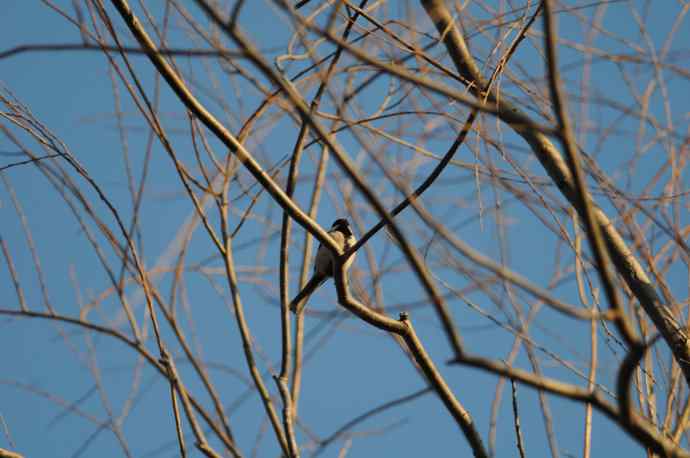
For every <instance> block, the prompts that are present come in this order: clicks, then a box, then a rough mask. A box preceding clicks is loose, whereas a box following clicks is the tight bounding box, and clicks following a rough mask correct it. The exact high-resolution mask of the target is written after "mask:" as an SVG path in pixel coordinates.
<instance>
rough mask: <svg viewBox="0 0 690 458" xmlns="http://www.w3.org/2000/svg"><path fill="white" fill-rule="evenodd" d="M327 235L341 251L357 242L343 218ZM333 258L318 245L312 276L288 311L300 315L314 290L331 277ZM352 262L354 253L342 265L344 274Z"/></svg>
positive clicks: (327, 250)
mask: <svg viewBox="0 0 690 458" xmlns="http://www.w3.org/2000/svg"><path fill="white" fill-rule="evenodd" d="M328 235H330V236H331V238H332V239H333V241H334V242H335V243H336V245H338V247H340V248H341V249H342V250H343V251H347V250H348V249H350V247H352V246H353V245H354V244H355V243H356V242H357V239H356V238H355V236H354V234H353V233H352V229H351V228H350V223H349V222H348V221H347V220H346V219H345V218H339V219H336V220H335V221H334V222H333V225H332V226H331V228H330V229H329V231H328ZM333 256H334V253H332V252H331V250H329V249H328V248H327V247H325V246H323V244H322V245H319V249H318V250H316V259H315V260H314V274H313V275H312V276H311V279H310V280H309V281H308V282H307V284H306V285H304V288H302V291H300V292H299V294H298V295H297V296H295V298H294V299H293V300H292V302H291V303H290V310H292V311H293V312H295V313H297V314H299V313H301V312H302V310H303V309H304V306H305V305H306V303H307V300H308V299H309V296H311V294H312V293H313V292H314V291H316V288H318V287H319V286H321V285H322V284H323V282H325V281H326V280H327V279H328V278H329V277H332V276H333V265H334V264H333ZM354 260H355V253H353V254H352V256H350V257H349V258H348V259H347V261H345V264H343V270H344V271H345V273H346V274H347V271H348V270H349V269H350V266H351V265H352V263H353V262H354Z"/></svg>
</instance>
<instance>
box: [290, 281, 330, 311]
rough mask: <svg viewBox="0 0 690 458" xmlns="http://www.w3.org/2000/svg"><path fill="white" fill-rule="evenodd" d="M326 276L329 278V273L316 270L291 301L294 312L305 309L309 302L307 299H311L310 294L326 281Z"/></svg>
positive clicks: (291, 308)
mask: <svg viewBox="0 0 690 458" xmlns="http://www.w3.org/2000/svg"><path fill="white" fill-rule="evenodd" d="M326 278H328V276H327V275H324V274H323V273H320V272H314V275H312V277H311V279H310V280H309V281H308V282H307V284H306V285H304V288H302V291H300V292H299V294H297V296H295V298H294V299H293V300H292V302H290V310H292V311H293V312H294V313H296V314H299V313H301V312H302V309H304V306H305V305H306V304H307V300H308V299H309V296H311V294H312V293H313V292H314V291H316V288H318V287H319V286H321V284H322V283H323V282H324V281H326Z"/></svg>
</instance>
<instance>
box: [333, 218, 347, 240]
mask: <svg viewBox="0 0 690 458" xmlns="http://www.w3.org/2000/svg"><path fill="white" fill-rule="evenodd" d="M331 231H338V232H342V233H343V234H345V235H346V236H347V237H350V236H351V235H352V229H351V228H350V223H349V221H348V220H346V219H345V218H338V219H336V220H335V221H333V225H332V226H331Z"/></svg>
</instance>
